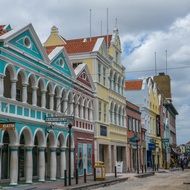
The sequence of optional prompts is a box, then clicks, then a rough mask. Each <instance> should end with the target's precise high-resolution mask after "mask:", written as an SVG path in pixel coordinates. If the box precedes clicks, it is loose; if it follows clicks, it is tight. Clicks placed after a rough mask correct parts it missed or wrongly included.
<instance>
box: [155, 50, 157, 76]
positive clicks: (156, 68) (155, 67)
mask: <svg viewBox="0 0 190 190" xmlns="http://www.w3.org/2000/svg"><path fill="white" fill-rule="evenodd" d="M154 57H155V75H157V68H156V51H155V52H154Z"/></svg>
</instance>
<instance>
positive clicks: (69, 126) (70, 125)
mask: <svg viewBox="0 0 190 190" xmlns="http://www.w3.org/2000/svg"><path fill="white" fill-rule="evenodd" d="M68 128H69V185H71V128H72V124H71V123H69V125H68Z"/></svg>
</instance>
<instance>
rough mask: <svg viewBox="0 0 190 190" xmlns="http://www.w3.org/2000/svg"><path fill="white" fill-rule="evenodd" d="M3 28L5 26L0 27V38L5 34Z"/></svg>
mask: <svg viewBox="0 0 190 190" xmlns="http://www.w3.org/2000/svg"><path fill="white" fill-rule="evenodd" d="M4 27H5V25H0V36H1V35H3V34H4V33H6V31H5V30H4Z"/></svg>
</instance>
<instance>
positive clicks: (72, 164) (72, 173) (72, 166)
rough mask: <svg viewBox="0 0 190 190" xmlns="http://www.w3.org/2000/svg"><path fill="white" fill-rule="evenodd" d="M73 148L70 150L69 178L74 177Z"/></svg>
mask: <svg viewBox="0 0 190 190" xmlns="http://www.w3.org/2000/svg"><path fill="white" fill-rule="evenodd" d="M74 150H75V149H74V148H71V177H74Z"/></svg>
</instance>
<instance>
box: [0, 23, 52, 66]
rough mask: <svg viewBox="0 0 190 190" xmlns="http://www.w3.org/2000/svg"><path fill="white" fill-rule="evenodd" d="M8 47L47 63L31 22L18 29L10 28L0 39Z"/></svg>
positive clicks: (45, 55) (46, 57)
mask: <svg viewBox="0 0 190 190" xmlns="http://www.w3.org/2000/svg"><path fill="white" fill-rule="evenodd" d="M0 40H3V41H4V42H5V44H6V45H7V46H8V48H10V49H13V50H14V51H17V52H19V53H21V54H24V55H25V56H28V57H30V58H32V59H35V60H38V61H39V60H40V61H43V62H45V63H49V59H48V56H47V54H46V52H45V50H44V48H43V47H42V44H41V42H40V40H39V38H38V36H37V34H36V32H35V30H34V28H33V26H32V25H31V24H29V25H27V26H26V27H24V28H21V29H19V30H11V31H10V32H8V33H6V34H5V35H3V36H1V39H0Z"/></svg>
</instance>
